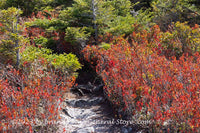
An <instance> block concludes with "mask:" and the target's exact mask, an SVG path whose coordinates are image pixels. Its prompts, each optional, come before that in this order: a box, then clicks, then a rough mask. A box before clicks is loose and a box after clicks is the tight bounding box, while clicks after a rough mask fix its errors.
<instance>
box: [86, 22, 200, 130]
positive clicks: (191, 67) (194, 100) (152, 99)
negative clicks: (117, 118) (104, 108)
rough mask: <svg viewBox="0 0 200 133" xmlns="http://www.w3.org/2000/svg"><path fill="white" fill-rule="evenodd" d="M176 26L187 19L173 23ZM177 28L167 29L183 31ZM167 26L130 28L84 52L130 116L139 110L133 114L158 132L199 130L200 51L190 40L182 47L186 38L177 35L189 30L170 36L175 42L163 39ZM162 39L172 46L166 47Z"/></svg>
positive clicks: (113, 99)
mask: <svg viewBox="0 0 200 133" xmlns="http://www.w3.org/2000/svg"><path fill="white" fill-rule="evenodd" d="M179 26H180V27H182V26H186V25H185V24H181V23H176V24H175V27H176V28H179ZM186 28H189V27H188V26H186ZM190 29H191V31H192V32H193V33H195V32H199V31H200V29H199V27H193V28H190ZM176 30H177V29H174V30H172V31H171V32H172V34H173V33H174V32H175V35H176V34H179V33H182V32H176ZM169 32H170V31H168V32H165V33H162V32H160V29H159V27H158V26H156V25H155V26H154V27H152V29H151V30H150V31H145V30H142V31H138V32H133V33H132V34H131V35H130V36H129V37H128V38H127V39H125V38H123V37H118V38H115V39H113V40H110V43H111V45H110V47H106V48H105V47H104V48H101V47H98V46H87V47H86V48H85V49H84V51H83V52H84V53H85V57H86V59H88V61H90V62H92V64H96V71H97V73H98V74H100V75H101V76H102V78H103V80H104V83H105V87H104V90H105V91H106V94H107V95H108V98H109V99H110V101H111V102H112V103H114V105H116V106H117V108H118V109H123V110H124V111H125V112H126V113H127V114H128V115H130V116H131V117H133V116H134V115H135V114H138V113H139V114H140V116H139V117H138V119H141V120H153V121H154V122H153V124H152V125H151V126H152V132H155V131H159V132H162V129H163V128H165V129H167V131H169V132H178V131H187V132H194V131H195V132H199V130H200V129H199V126H200V125H199V122H200V119H199V115H200V112H199V107H200V102H199V98H200V94H199V87H200V86H199V82H200V69H199V68H200V55H199V52H195V51H192V50H195V49H193V48H191V46H192V47H193V46H195V45H191V46H190V43H187V46H185V47H186V49H185V50H184V51H182V49H183V47H184V46H182V45H185V44H181V39H185V40H187V41H188V42H190V39H191V38H190V37H189V36H187V37H186V38H182V37H180V36H179V37H180V38H178V37H177V36H176V38H175V39H176V40H174V41H179V42H180V44H179V45H180V46H177V43H176V42H173V41H172V38H170V39H166V38H168V36H166V34H170V33H169ZM187 33H188V34H189V32H187ZM173 35H174V34H173ZM175 35H174V36H175ZM193 37H194V36H193ZM163 40H164V41H163ZM166 41H170V42H172V46H171V47H170V46H169V45H167V46H168V47H166V43H163V42H166ZM173 44H174V45H173ZM198 46H199V44H198ZM191 53H192V55H190V54H191ZM176 57H177V58H178V59H177V58H176ZM164 123H165V124H164ZM166 123H167V124H166ZM162 126H164V127H162Z"/></svg>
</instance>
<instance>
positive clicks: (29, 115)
mask: <svg viewBox="0 0 200 133" xmlns="http://www.w3.org/2000/svg"><path fill="white" fill-rule="evenodd" d="M44 62H45V61H43V60H41V61H40V60H39V61H37V62H35V64H32V65H31V69H32V71H28V70H29V69H30V64H28V63H24V66H23V69H19V70H16V69H14V68H13V67H12V66H8V67H4V68H3V69H2V70H1V71H0V112H1V115H0V131H15V130H16V129H17V128H19V129H23V132H25V131H27V132H28V129H30V130H31V131H32V130H34V128H37V127H38V126H41V125H38V124H39V123H42V124H43V125H42V126H48V124H47V123H46V122H51V121H57V120H58V119H59V116H58V111H59V108H60V103H61V101H62V95H63V93H64V92H66V91H68V88H70V87H71V86H72V85H73V84H74V81H75V77H73V76H70V75H67V74H63V73H61V72H59V71H56V70H55V69H54V68H48V69H49V70H48V71H46V70H42V69H40V66H42V64H43V63H44ZM49 67H50V66H49ZM45 124H47V125H45ZM54 124H56V123H54Z"/></svg>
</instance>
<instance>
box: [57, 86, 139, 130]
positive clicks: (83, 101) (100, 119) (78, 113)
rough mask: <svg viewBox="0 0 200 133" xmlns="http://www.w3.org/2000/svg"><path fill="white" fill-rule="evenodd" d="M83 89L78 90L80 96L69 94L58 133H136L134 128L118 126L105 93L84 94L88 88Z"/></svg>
mask: <svg viewBox="0 0 200 133" xmlns="http://www.w3.org/2000/svg"><path fill="white" fill-rule="evenodd" d="M81 87H82V89H81V90H79V89H80V88H81ZM81 87H79V88H76V89H77V90H78V91H81V94H80V93H79V96H78V95H75V94H74V93H73V92H69V93H68V94H67V96H66V100H65V101H64V103H63V104H64V106H63V109H62V113H61V120H60V125H59V130H58V131H57V133H134V131H133V130H132V128H130V127H124V126H123V125H117V124H116V119H115V118H114V115H113V114H112V112H113V111H112V107H111V106H110V104H109V102H108V101H107V100H106V99H105V97H104V96H103V93H99V94H98V93H96V94H94V93H88V94H83V90H84V89H86V90H87V89H88V86H87V85H81ZM83 88H84V89H83ZM90 89H91V88H90ZM92 89H95V88H94V87H93V88H92ZM90 91H91V92H92V90H90ZM90 91H87V92H90ZM98 91H100V90H98ZM96 92H97V91H96ZM77 93H78V92H77ZM97 94H98V95H97ZM80 95H81V96H80ZM135 133H136V132H135ZM138 133H139V132H138Z"/></svg>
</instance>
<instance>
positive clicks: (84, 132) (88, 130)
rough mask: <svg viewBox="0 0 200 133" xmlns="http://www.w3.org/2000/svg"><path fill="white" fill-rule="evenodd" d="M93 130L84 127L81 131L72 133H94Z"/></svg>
mask: <svg viewBox="0 0 200 133" xmlns="http://www.w3.org/2000/svg"><path fill="white" fill-rule="evenodd" d="M94 131H95V130H94V128H93V127H86V128H82V129H78V130H77V131H74V132H73V133H94Z"/></svg>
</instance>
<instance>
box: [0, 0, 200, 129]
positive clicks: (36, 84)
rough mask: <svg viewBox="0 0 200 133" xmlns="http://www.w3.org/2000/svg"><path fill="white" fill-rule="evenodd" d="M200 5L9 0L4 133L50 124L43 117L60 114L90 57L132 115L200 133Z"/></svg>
mask: <svg viewBox="0 0 200 133" xmlns="http://www.w3.org/2000/svg"><path fill="white" fill-rule="evenodd" d="M138 1H139V2H141V3H139V4H138V3H137V2H138ZM142 2H147V3H146V4H145V3H142ZM142 5H144V6H142ZM33 6H34V7H33ZM15 7H17V8H18V9H17V8H15ZM198 7H199V4H198V2H197V1H195V0H180V1H175V0H169V1H165V0H159V1H158V0H150V1H149V0H131V1H129V0H107V1H105V0H99V1H96V0H73V1H69V2H68V1H67V2H66V1H62V0H42V1H41V2H38V0H31V1H30V2H25V1H23V0H18V1H16V0H3V1H1V2H0V39H1V40H0V112H1V115H0V131H15V130H16V129H19V130H22V131H23V132H28V131H29V132H33V131H36V132H37V131H39V130H41V129H42V130H43V131H44V130H45V131H46V130H47V129H50V128H48V126H50V125H52V124H48V123H46V125H38V123H41V121H43V120H46V121H49V122H50V121H57V120H58V119H59V115H58V111H59V108H60V103H61V101H62V100H63V99H62V95H63V93H64V92H66V91H69V89H70V88H71V87H72V86H73V85H74V82H75V80H76V78H77V75H78V73H77V70H79V69H81V67H82V65H84V64H82V65H81V64H80V62H86V61H87V63H89V64H90V65H91V66H93V67H94V69H95V70H96V72H97V73H98V74H99V76H101V78H102V79H103V80H104V84H105V87H104V90H105V92H106V94H107V97H108V99H109V100H110V101H111V102H112V104H113V105H114V106H116V109H117V110H123V111H124V112H125V114H126V115H128V116H130V117H129V118H130V119H138V120H152V121H153V122H152V123H151V124H150V125H148V126H149V130H150V131H151V132H162V131H164V129H165V131H168V132H180V131H181V132H200V125H199V123H200V119H199V118H200V112H199V111H200V110H199V108H200V92H199V91H200V90H199V89H200V85H199V83H200V69H199V68H200V55H199V53H200V28H199V24H200V19H199V18H200V17H199V16H200V13H199V9H198ZM139 9H140V10H139ZM88 44H89V45H88ZM94 44H95V45H94ZM86 45H87V46H86ZM81 51H82V53H81ZM77 57H78V58H77ZM87 65H88V64H87ZM87 65H85V67H84V70H86V69H87ZM90 70H91V69H90ZM86 71H87V70H86ZM136 116H137V117H136ZM43 123H44V122H43ZM43 128H46V129H43Z"/></svg>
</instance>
